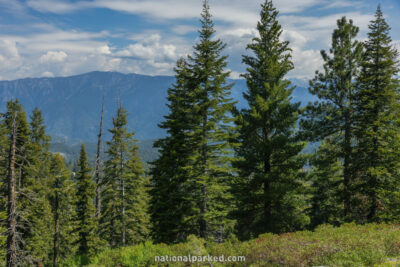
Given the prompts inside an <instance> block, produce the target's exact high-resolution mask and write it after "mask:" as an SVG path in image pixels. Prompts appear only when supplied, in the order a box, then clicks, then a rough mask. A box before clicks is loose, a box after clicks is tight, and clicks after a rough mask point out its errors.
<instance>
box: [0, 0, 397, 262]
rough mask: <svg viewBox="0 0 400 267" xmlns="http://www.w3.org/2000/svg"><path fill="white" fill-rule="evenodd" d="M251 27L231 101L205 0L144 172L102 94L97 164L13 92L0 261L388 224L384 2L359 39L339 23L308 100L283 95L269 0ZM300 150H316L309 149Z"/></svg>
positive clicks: (391, 174)
mask: <svg viewBox="0 0 400 267" xmlns="http://www.w3.org/2000/svg"><path fill="white" fill-rule="evenodd" d="M257 32H258V34H257V36H256V37H254V38H253V39H252V41H251V43H249V44H248V46H247V51H248V53H247V54H246V55H243V63H244V64H245V65H246V72H245V73H244V74H242V77H243V78H244V79H245V80H246V83H247V88H248V90H247V91H246V92H245V93H244V98H245V99H246V101H247V106H246V108H243V109H240V110H239V109H238V108H237V107H236V103H235V102H234V101H233V100H232V98H231V96H230V89H231V87H232V84H229V82H228V78H229V75H230V72H229V71H228V70H227V63H228V55H226V54H225V53H224V48H225V46H226V44H225V43H224V42H223V41H222V40H220V39H217V38H215V33H216V32H215V29H214V24H213V20H212V16H211V13H210V7H209V4H208V2H207V1H204V4H203V11H202V13H201V28H200V29H199V37H198V42H197V43H196V44H195V45H194V47H193V53H192V54H191V55H188V56H187V57H186V58H181V59H179V60H178V62H177V63H176V67H175V69H174V71H175V82H174V84H173V85H171V87H170V88H169V89H168V108H169V113H168V114H167V115H166V116H165V117H164V121H163V122H162V123H161V124H160V125H159V127H160V128H162V129H164V130H165V131H166V133H167V134H166V136H165V137H164V138H161V139H159V140H157V141H156V142H155V143H154V147H155V148H157V149H158V151H159V157H158V158H157V159H156V160H155V161H153V162H152V163H151V164H150V167H149V168H150V171H149V172H145V168H144V163H143V162H142V160H141V158H140V157H139V154H138V146H137V140H136V139H135V137H134V133H133V132H130V131H129V130H128V128H127V121H128V119H129V114H127V111H126V110H125V109H124V107H123V104H124V105H129V103H123V104H122V103H121V104H119V108H118V109H117V110H116V111H115V116H114V118H113V121H112V123H113V127H112V128H111V129H104V130H108V131H109V133H110V134H111V138H110V139H109V140H103V139H104V136H103V135H104V133H103V109H102V107H101V103H99V131H98V143H97V144H98V146H97V157H96V160H95V162H89V161H88V158H87V153H86V149H85V145H84V144H83V143H82V145H81V150H80V155H79V159H77V160H76V162H75V163H74V164H66V162H65V159H64V158H63V157H62V156H61V155H60V154H54V153H51V152H50V150H49V145H50V137H49V136H48V135H47V134H46V130H45V129H46V127H45V122H44V119H43V117H42V113H41V111H40V110H39V108H37V109H35V110H34V111H33V112H32V114H30V115H29V118H28V115H27V114H26V112H25V111H24V108H23V107H22V105H21V104H20V103H19V102H18V100H12V101H9V102H8V103H7V111H6V112H5V113H4V114H1V118H0V184H1V191H0V192H1V194H2V197H1V198H0V219H1V220H0V232H1V233H3V235H1V236H0V247H1V250H0V265H5V266H8V267H14V266H68V265H67V264H66V262H67V261H68V260H69V259H71V258H78V259H79V261H80V263H81V265H84V264H88V263H90V262H91V261H92V259H93V257H94V256H95V255H96V254H98V253H100V252H101V251H104V250H105V249H107V248H110V249H118V248H122V247H126V246H141V245H143V244H147V246H149V243H148V242H149V241H151V242H152V243H153V244H158V243H165V244H170V245H174V244H178V243H182V242H186V241H187V240H188V239H189V240H192V239H193V238H196V237H197V238H201V239H203V240H207V242H212V243H214V244H222V243H224V242H225V241H227V240H234V239H236V240H237V239H238V240H241V241H248V240H251V239H253V238H256V237H257V236H259V235H261V234H266V233H269V234H281V233H286V232H294V231H297V230H314V229H316V228H317V229H320V228H318V227H319V226H320V225H322V224H329V225H333V226H340V225H343V224H345V223H355V224H366V223H391V222H398V221H399V219H400V160H399V159H400V101H399V100H400V84H399V79H398V71H399V64H398V63H399V62H398V59H399V54H398V52H397V50H396V49H395V46H394V44H393V43H392V40H391V37H390V27H389V25H388V24H387V23H386V22H385V19H384V16H383V14H382V11H381V9H380V6H378V8H377V10H376V13H375V18H374V20H372V21H371V22H370V24H369V32H368V35H367V38H365V40H362V41H360V40H359V39H357V35H358V32H359V29H358V27H357V26H356V25H354V24H353V21H352V20H351V19H348V18H346V17H343V18H340V19H339V20H338V21H337V27H336V29H334V30H333V34H332V41H331V48H330V49H329V51H321V56H322V59H323V62H324V65H323V68H322V69H321V70H320V71H316V72H315V77H314V78H312V79H311V80H310V83H309V91H310V93H311V94H313V95H314V96H316V97H317V98H318V101H315V102H314V103H309V104H308V105H307V106H305V107H300V103H293V101H291V94H292V92H293V90H294V86H293V85H292V84H291V82H290V81H289V80H288V79H287V78H286V76H287V74H288V73H289V72H290V71H291V70H293V68H294V65H293V62H292V60H291V52H292V50H291V48H290V43H289V42H287V41H284V40H282V38H281V35H282V32H283V29H282V27H281V25H280V24H279V22H278V11H277V9H276V8H275V7H274V6H273V4H272V1H270V0H266V1H265V3H263V4H262V5H261V11H260V18H259V22H258V24H257ZM104 101H107V99H104ZM103 106H104V102H103ZM76 119H77V120H79V118H76ZM75 130H76V131H79V129H75ZM103 143H104V144H105V146H104V147H105V151H101V150H102V147H103V145H102V144H103ZM310 144H312V145H314V146H316V147H317V149H316V150H315V152H314V153H305V152H304V150H305V147H306V146H308V145H310ZM315 144H317V145H315ZM103 152H104V153H103ZM91 166H93V167H91ZM354 227H355V226H354ZM262 236H264V237H265V238H267V235H262ZM271 238H272V239H273V237H272V236H271ZM272 239H271V240H272ZM121 266H122V265H121Z"/></svg>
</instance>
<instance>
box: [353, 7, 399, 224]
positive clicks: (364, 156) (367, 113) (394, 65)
mask: <svg viewBox="0 0 400 267" xmlns="http://www.w3.org/2000/svg"><path fill="white" fill-rule="evenodd" d="M369 30H370V31H369V33H368V40H367V41H365V43H364V46H365V52H364V54H363V61H362V71H361V75H360V77H359V83H358V85H359V90H360V92H359V97H358V100H359V101H358V103H357V112H358V114H359V123H358V125H357V126H358V127H357V129H358V131H357V141H358V142H357V148H356V149H357V161H358V164H357V169H358V170H360V171H359V172H360V176H361V177H360V179H361V182H362V188H363V191H364V192H365V195H366V196H367V198H368V203H367V205H365V206H367V207H368V209H367V211H366V217H367V221H370V222H371V221H379V220H380V219H386V220H388V219H389V220H390V219H395V220H397V219H398V218H399V215H400V212H399V211H400V210H399V209H398V208H395V207H396V206H398V205H399V204H400V202H399V201H400V199H399V197H398V196H396V194H398V193H396V192H397V191H398V190H399V189H400V187H399V186H400V184H399V182H398V179H399V175H400V173H399V170H400V165H399V164H400V162H399V158H400V141H399V140H400V124H399V123H400V85H399V79H398V78H397V77H398V76H397V74H398V72H399V64H398V63H399V61H398V56H399V53H398V51H397V50H396V49H395V47H394V45H393V43H392V40H391V37H390V27H389V25H388V24H387V23H386V21H385V19H384V17H383V14H382V11H381V8H380V6H378V9H377V11H376V14H375V20H373V21H371V23H370V25H369ZM393 216H394V217H393Z"/></svg>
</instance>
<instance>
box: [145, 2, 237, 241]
mask: <svg viewBox="0 0 400 267" xmlns="http://www.w3.org/2000/svg"><path fill="white" fill-rule="evenodd" d="M201 25H202V27H201V29H200V30H199V34H200V40H199V42H198V43H197V44H196V45H195V46H194V52H193V55H192V56H189V57H188V59H187V60H183V59H181V60H179V61H178V62H177V67H176V69H175V73H176V76H175V77H176V83H175V85H174V86H173V87H172V88H171V89H170V90H169V92H168V93H169V94H168V101H169V108H170V114H169V115H168V116H166V117H165V119H166V120H165V121H164V122H163V123H162V124H161V125H160V127H161V128H164V129H166V130H167V133H168V137H166V138H164V139H161V140H159V141H158V142H157V143H156V147H159V148H160V155H161V156H160V158H159V159H158V160H157V161H155V162H154V164H153V169H152V176H153V178H152V179H153V189H152V191H151V192H152V197H153V200H152V215H153V222H154V229H155V238H156V240H158V241H164V242H177V241H181V240H184V239H185V238H186V237H187V236H188V235H189V234H196V235H199V236H201V237H204V238H211V239H215V240H220V241H222V240H223V239H224V238H226V237H227V236H228V235H229V233H231V232H232V230H233V225H234V220H232V219H231V218H229V213H230V211H231V210H232V209H233V205H232V195H231V193H230V184H231V178H232V173H233V169H232V167H231V164H230V162H231V158H230V155H231V154H232V147H231V144H230V143H229V140H230V138H231V135H232V131H233V128H232V125H231V124H232V123H231V122H232V118H231V117H230V116H229V115H228V113H229V112H230V111H231V110H232V108H233V102H232V100H231V99H230V98H229V95H230V89H231V85H230V84H228V83H227V78H228V76H229V72H228V71H225V68H226V66H227V61H226V60H227V57H226V56H223V55H222V52H223V49H224V47H225V44H224V43H222V41H221V40H219V39H216V40H214V39H213V36H214V34H215V30H214V25H213V22H212V19H211V14H210V10H209V6H208V2H207V1H204V3H203V12H202V19H201Z"/></svg>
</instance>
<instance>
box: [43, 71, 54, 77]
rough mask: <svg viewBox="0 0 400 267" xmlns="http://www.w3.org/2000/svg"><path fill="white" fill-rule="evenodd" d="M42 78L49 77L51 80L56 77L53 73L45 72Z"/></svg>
mask: <svg viewBox="0 0 400 267" xmlns="http://www.w3.org/2000/svg"><path fill="white" fill-rule="evenodd" d="M40 76H41V77H48V78H51V77H54V74H53V73H52V72H50V71H45V72H43V73H42V74H41V75H40Z"/></svg>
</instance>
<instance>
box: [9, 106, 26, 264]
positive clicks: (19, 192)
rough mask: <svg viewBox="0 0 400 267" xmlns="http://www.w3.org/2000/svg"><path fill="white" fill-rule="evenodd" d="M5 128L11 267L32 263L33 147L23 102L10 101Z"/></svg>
mask: <svg viewBox="0 0 400 267" xmlns="http://www.w3.org/2000/svg"><path fill="white" fill-rule="evenodd" d="M4 126H5V130H6V134H7V135H8V141H7V145H8V151H7V154H8V155H7V156H6V158H7V161H6V162H7V163H6V164H7V176H6V177H7V180H6V182H5V187H7V190H6V191H4V192H7V193H6V194H5V197H7V202H8V203H7V265H11V266H14V265H17V264H29V262H30V257H29V255H28V254H27V253H26V252H25V248H24V245H25V237H26V236H25V234H26V232H27V228H28V225H27V222H28V221H27V218H26V204H27V202H28V201H29V199H28V198H29V195H28V194H26V192H25V191H24V183H25V182H26V180H27V166H28V165H29V161H28V159H27V158H28V156H27V155H28V154H27V152H28V151H27V148H28V144H29V135H30V131H29V124H28V122H27V118H26V113H25V111H24V109H23V107H22V105H20V104H19V101H18V100H16V101H9V102H7V112H6V113H5V114H4Z"/></svg>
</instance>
